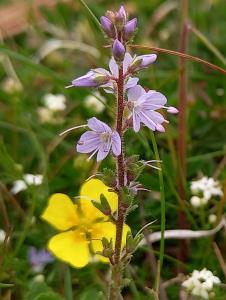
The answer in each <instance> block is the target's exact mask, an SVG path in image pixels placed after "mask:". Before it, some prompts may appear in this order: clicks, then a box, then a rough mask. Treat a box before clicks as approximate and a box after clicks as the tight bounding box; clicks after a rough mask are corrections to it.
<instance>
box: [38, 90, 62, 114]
mask: <svg viewBox="0 0 226 300" xmlns="http://www.w3.org/2000/svg"><path fill="white" fill-rule="evenodd" d="M43 102H44V104H45V106H46V108H48V109H49V110H52V111H61V110H65V108H66V98H65V96H64V95H62V94H56V95H54V94H50V93H49V94H46V95H45V96H44V97H43Z"/></svg>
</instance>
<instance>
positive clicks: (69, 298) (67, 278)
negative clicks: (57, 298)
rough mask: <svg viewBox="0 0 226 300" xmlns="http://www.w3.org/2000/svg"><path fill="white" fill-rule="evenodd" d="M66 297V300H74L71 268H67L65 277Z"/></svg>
mask: <svg viewBox="0 0 226 300" xmlns="http://www.w3.org/2000/svg"><path fill="white" fill-rule="evenodd" d="M64 296H65V300H73V292H72V280H71V272H70V268H69V267H66V271H65V275H64Z"/></svg>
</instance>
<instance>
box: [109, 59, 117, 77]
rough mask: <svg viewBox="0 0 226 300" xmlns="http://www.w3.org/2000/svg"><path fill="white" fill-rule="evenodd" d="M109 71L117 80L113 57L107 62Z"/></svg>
mask: <svg viewBox="0 0 226 300" xmlns="http://www.w3.org/2000/svg"><path fill="white" fill-rule="evenodd" d="M109 69H110V71H111V73H112V75H113V76H115V77H116V78H118V65H117V64H116V61H115V59H114V57H112V58H111V59H110V61H109Z"/></svg>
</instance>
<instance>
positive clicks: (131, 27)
mask: <svg viewBox="0 0 226 300" xmlns="http://www.w3.org/2000/svg"><path fill="white" fill-rule="evenodd" d="M136 27H137V18H134V19H132V20H130V21H129V22H127V23H126V25H125V26H124V32H123V39H124V41H128V40H130V39H131V37H132V36H133V35H134V32H135V30H136Z"/></svg>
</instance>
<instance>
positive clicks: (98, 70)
mask: <svg viewBox="0 0 226 300" xmlns="http://www.w3.org/2000/svg"><path fill="white" fill-rule="evenodd" d="M92 71H93V72H95V73H100V74H101V75H107V76H109V75H111V74H110V72H109V71H107V70H105V69H104V68H96V69H93V70H92Z"/></svg>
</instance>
